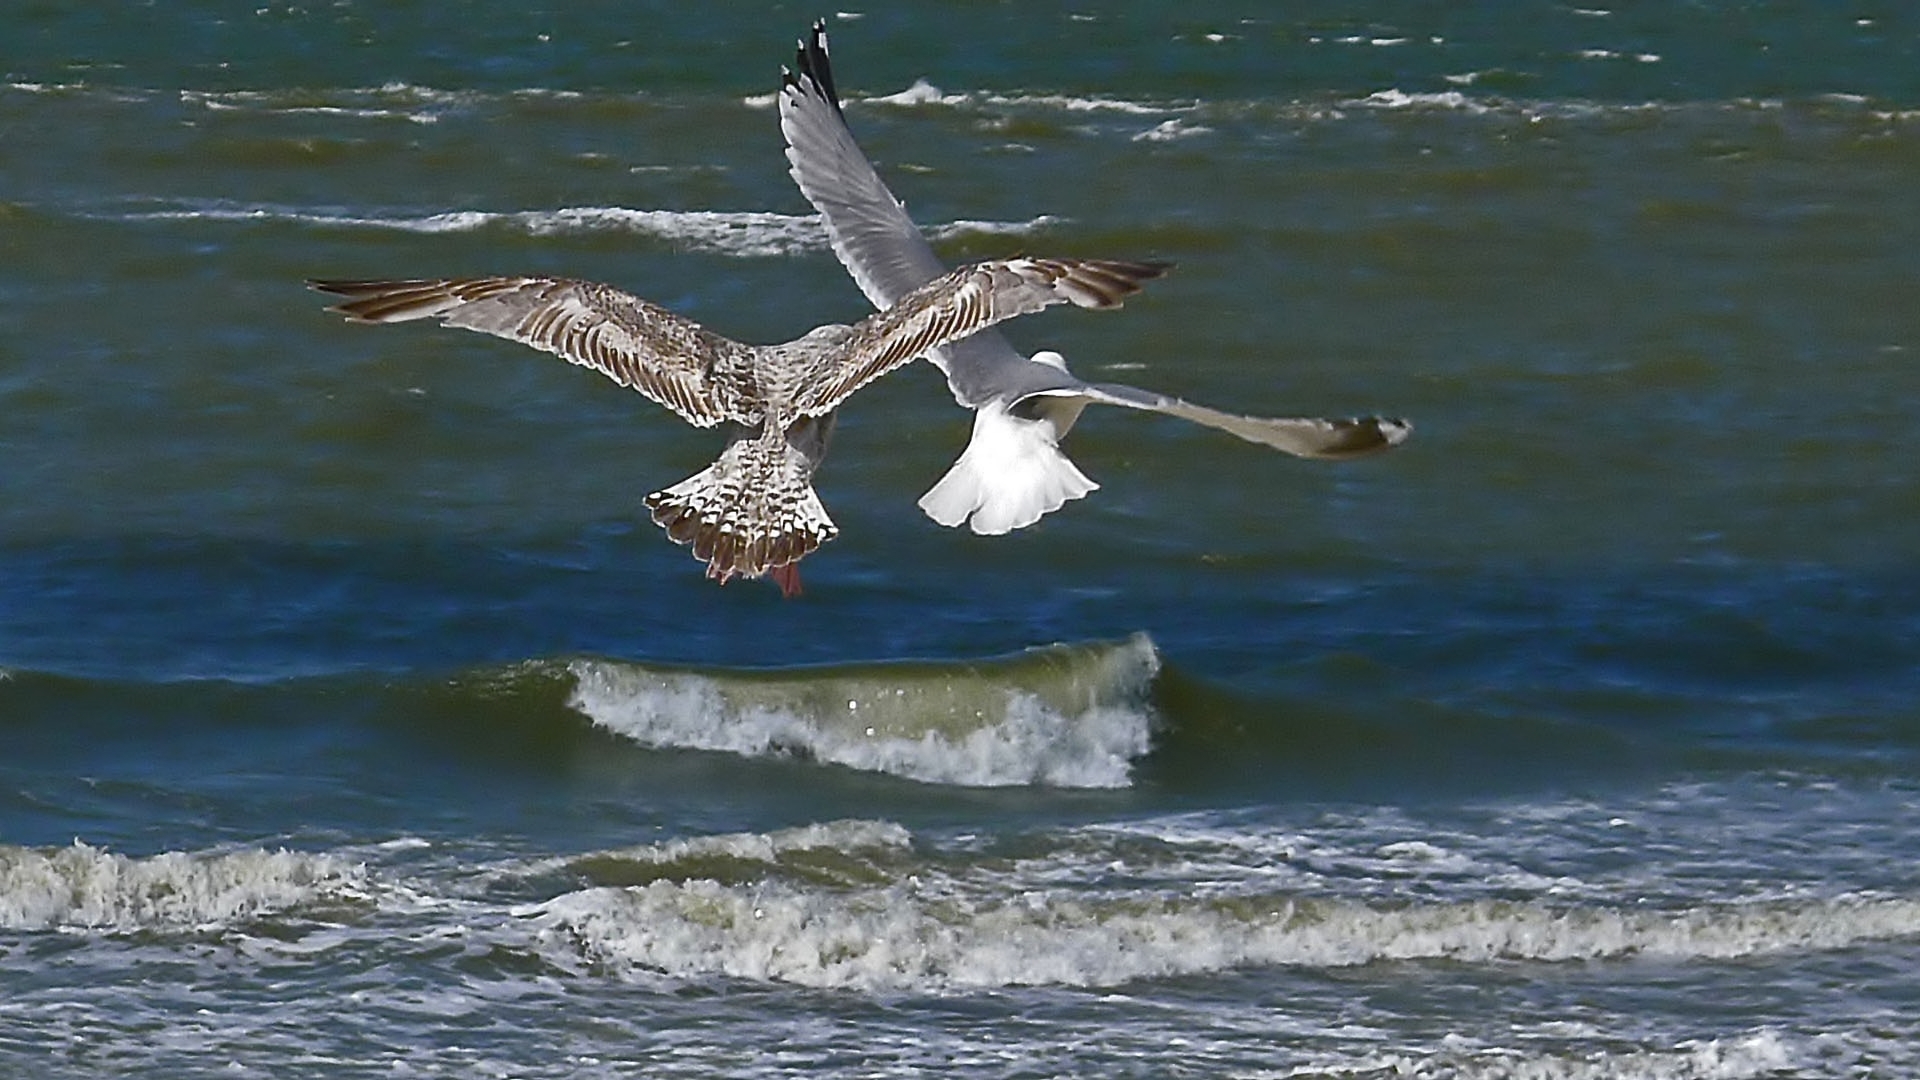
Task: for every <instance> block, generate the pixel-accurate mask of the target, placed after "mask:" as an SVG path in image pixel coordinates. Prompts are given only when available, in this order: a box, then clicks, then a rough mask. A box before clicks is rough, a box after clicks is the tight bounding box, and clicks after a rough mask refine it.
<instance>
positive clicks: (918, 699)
mask: <svg viewBox="0 0 1920 1080" xmlns="http://www.w3.org/2000/svg"><path fill="white" fill-rule="evenodd" d="M571 670H572V673H573V675H574V677H575V679H576V680H577V685H576V687H575V689H574V692H573V696H572V698H571V699H570V702H569V703H570V704H571V705H572V706H573V707H574V708H575V709H577V710H578V711H579V712H581V713H583V714H584V715H586V716H587V717H588V718H590V719H591V720H592V721H593V722H594V723H595V724H597V725H599V726H601V727H603V728H606V729H607V730H609V731H613V732H616V733H618V734H621V735H624V736H626V737H628V738H630V739H633V740H634V741H636V742H639V743H642V744H644V745H647V746H652V747H660V748H674V749H688V750H719V751H726V752H729V753H736V754H743V755H747V756H751V757H766V756H786V757H799V758H804V759H808V760H815V761H823V762H830V763H833V764H837V765H843V766H846V767H848V768H853V769H861V770H867V771H872V772H882V773H890V774H893V775H896V776H903V777H907V778H910V779H914V780H922V781H927V782H931V783H944V784H961V785H968V786H976V787H997V786H1007V785H1015V784H1045V785H1050V786H1055V787H1078V788H1112V787H1124V786H1126V785H1127V783H1128V782H1129V773H1130V769H1131V764H1132V762H1133V760H1134V759H1135V758H1137V757H1140V756H1141V755H1143V754H1145V753H1146V752H1147V751H1148V749H1149V748H1150V742H1151V735H1152V731H1153V727H1154V713H1153V711H1152V708H1151V706H1150V705H1149V703H1148V694H1149V691H1150V690H1151V688H1152V684H1153V680H1154V677H1155V675H1156V674H1158V672H1159V670H1160V656H1159V652H1158V650H1156V649H1155V648H1154V645H1153V642H1152V641H1151V640H1149V639H1148V638H1147V637H1146V635H1144V634H1136V635H1135V636H1134V637H1132V638H1130V639H1128V640H1127V641H1124V642H1121V643H1118V644H1097V645H1055V646H1049V647H1046V648H1041V649H1033V650H1029V651H1027V652H1025V653H1021V654H1018V655H1015V656H1011V657H1005V658H1002V659H998V660H990V661H984V662H979V663H942V664H923V663H888V664H866V665H848V666H839V667H824V668H814V669H808V670H801V671H782V672H732V673H727V674H724V675H721V674H715V673H711V672H704V671H694V670H679V669H670V668H658V667H649V666H645V665H639V664H625V663H611V662H603V661H579V662H576V663H574V664H573V665H572V666H571Z"/></svg>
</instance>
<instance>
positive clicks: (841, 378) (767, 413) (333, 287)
mask: <svg viewBox="0 0 1920 1080" xmlns="http://www.w3.org/2000/svg"><path fill="white" fill-rule="evenodd" d="M1165 269H1166V264H1165V263H1145V262H1122V261H1114V260H1104V259H1048V258H1016V259H999V260H988V261H985V262H978V263H974V264H971V265H969V266H964V267H962V268H960V269H959V270H956V271H954V272H953V273H951V274H943V275H940V276H939V277H937V278H935V279H934V280H931V281H928V282H926V283H925V284H924V285H923V286H922V287H920V288H918V289H914V290H912V291H910V292H907V293H905V294H903V295H901V296H899V297H898V298H897V300H896V302H895V303H893V304H891V305H889V306H888V307H886V308H885V309H884V310H882V311H881V312H879V313H878V314H875V315H870V316H868V317H867V318H866V319H863V320H861V321H860V322H859V323H856V324H854V325H852V326H846V325H841V324H838V323H828V324H826V325H823V326H819V327H816V328H814V329H813V330H811V331H809V332H807V333H806V334H805V335H803V336H801V337H798V338H795V339H794V340H792V341H789V342H786V343H784V344H779V345H747V344H743V343H741V342H738V341H734V340H732V339H730V338H726V337H722V336H721V335H719V334H716V333H714V332H713V331H711V330H708V329H706V328H705V327H703V326H701V325H700V324H698V323H696V322H694V321H693V320H691V319H688V318H685V317H684V316H680V315H676V314H674V313H673V312H671V311H668V310H667V309H665V308H663V307H660V306H659V305H657V304H653V303H650V302H648V301H646V300H642V299H640V298H639V297H637V296H631V295H629V294H627V293H624V292H622V291H620V290H619V289H615V288H613V287H611V286H607V285H601V284H596V283H594V282H589V281H576V280H571V279H568V278H554V277H466V278H438V279H415V280H396V281H343V280H313V281H309V282H308V284H309V285H310V286H312V287H313V288H316V289H319V290H321V291H322V292H328V293H333V294H335V295H338V296H344V297H346V298H347V300H346V302H344V303H341V304H337V305H335V306H334V307H333V308H331V309H330V310H333V311H337V312H340V313H341V314H343V315H346V316H347V317H348V318H349V319H350V320H352V321H355V322H363V323H390V322H406V321H409V320H413V319H438V320H439V321H440V322H441V323H443V324H445V325H447V326H454V327H459V328H461V329H464V330H477V331H480V332H481V333H486V334H493V335H495V336H497V337H503V338H509V339H511V340H514V341H518V342H520V343H522V344H524V345H531V346H532V347H534V348H536V349H540V350H542V351H545V352H549V353H553V354H554V355H556V356H559V357H560V358H561V359H563V360H567V361H570V362H572V363H575V364H579V365H581V366H583V367H588V368H592V369H593V370H595V371H598V372H600V373H601V374H603V375H606V376H607V377H608V378H611V379H612V380H613V381H615V382H617V383H619V384H621V385H623V386H626V387H628V388H630V389H633V390H637V391H639V392H640V394H642V395H643V396H645V397H647V398H650V399H651V400H653V401H655V402H657V403H658V404H660V405H664V406H666V408H667V409H668V410H670V411H671V412H673V413H674V414H675V415H676V416H678V417H680V418H681V419H682V420H685V421H686V422H687V423H689V424H693V425H694V426H696V427H715V426H719V425H726V426H727V428H728V442H727V446H726V449H725V450H724V451H722V452H721V454H720V456H719V458H718V459H717V460H715V461H714V463H713V464H712V465H710V466H708V467H707V468H706V469H705V470H703V471H701V472H699V473H696V474H695V475H693V476H691V477H688V478H687V479H686V480H683V481H681V482H680V483H678V484H675V485H674V486H672V487H670V488H667V489H665V490H663V491H656V492H654V493H653V494H651V495H649V496H647V500H646V502H647V507H648V509H649V510H651V511H652V516H653V520H654V522H655V523H656V524H658V525H660V527H662V528H664V529H665V530H666V531H667V535H668V536H669V537H671V538H672V539H673V540H674V542H675V543H679V544H688V545H691V546H692V548H693V554H694V557H695V558H697V559H699V560H701V561H702V562H705V563H706V564H707V576H708V577H710V578H713V579H714V580H716V581H719V582H721V583H722V584H725V583H726V581H727V579H729V578H731V577H733V576H735V575H739V576H741V577H746V578H757V577H760V576H762V575H767V574H771V575H772V576H773V579H774V581H775V582H777V583H778V584H779V585H780V589H781V591H782V592H783V593H786V594H787V595H789V596H791V595H793V594H794V593H795V592H798V591H799V588H800V574H799V567H798V564H799V561H800V559H802V558H804V557H805V556H806V555H807V554H808V553H810V552H812V551H813V550H815V549H816V548H818V547H819V546H820V545H821V544H824V543H826V542H827V541H828V540H831V539H833V538H834V536H835V535H837V534H838V532H839V529H838V528H837V527H836V526H835V525H834V523H833V520H832V519H831V518H829V517H828V516H827V511H826V508H825V507H824V506H822V505H821V503H820V497H819V495H818V494H816V493H815V491H814V489H813V484H812V476H813V470H814V467H815V466H816V465H817V464H818V463H819V458H820V455H821V454H823V453H824V452H825V438H826V429H827V428H828V427H829V426H830V424H831V418H832V414H833V410H834V409H836V408H838V407H839V406H840V404H841V403H842V402H844V401H845V400H846V399H847V397H848V396H849V395H851V394H852V393H853V392H854V391H856V390H858V389H860V388H861V387H863V386H865V385H867V384H868V383H870V382H872V381H873V380H875V379H877V378H879V377H881V376H882V375H885V374H886V373H887V372H889V371H892V370H894V369H895V368H898V367H900V366H901V365H902V364H905V363H907V362H908V361H910V360H912V359H913V358H914V357H916V356H919V355H921V354H922V353H924V352H926V351H927V350H928V349H931V348H936V347H938V346H940V345H944V344H948V343H950V342H953V341H957V340H959V339H961V338H964V337H966V336H967V335H968V334H971V333H974V332H975V331H977V330H980V329H982V328H984V327H987V326H991V325H993V324H995V323H998V322H1001V321H1003V320H1006V319H1011V318H1014V317H1016V316H1020V315H1027V314H1031V313H1033V312H1037V311H1040V310H1041V309H1043V308H1046V307H1049V306H1051V305H1054V304H1062V303H1071V304H1075V305H1077V306H1079V307H1084V308H1096V309H1097V308H1113V307H1119V306H1120V304H1121V303H1122V302H1123V301H1124V300H1125V298H1126V297H1128V296H1130V295H1132V294H1133V293H1136V292H1138V291H1139V290H1140V286H1141V284H1142V283H1143V282H1145V281H1148V280H1150V279H1152V278H1155V277H1158V276H1160V274H1162V273H1163V272H1164V271H1165Z"/></svg>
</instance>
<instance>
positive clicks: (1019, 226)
mask: <svg viewBox="0 0 1920 1080" xmlns="http://www.w3.org/2000/svg"><path fill="white" fill-rule="evenodd" d="M77 216H79V217H83V218H88V219H92V220H96V221H114V222H134V223H139V222H208V223H216V224H242V225H296V226H306V227H310V228H318V229H337V230H350V231H363V230H373V231H389V232H404V233H419V234H428V235H430V234H440V233H473V232H483V231H490V230H491V231H497V232H506V233H514V234H519V235H525V236H579V235H602V234H608V233H620V234H628V235H633V236H640V237H645V238H649V239H652V240H654V241H656V242H658V243H660V244H662V245H665V246H668V247H670V248H672V249H673V250H676V251H690V252H701V253H706V254H714V255H728V256H732V257H735V258H750V259H752V258H778V257H785V256H791V255H803V254H818V253H822V252H825V251H827V250H828V247H827V240H826V231H825V230H824V229H823V228H822V226H821V224H820V218H819V215H817V214H778V213H771V212H763V211H749V210H636V209H629V208H627V207H620V206H569V207H562V208H560V209H557V210H512V211H491V210H450V211H438V212H432V213H409V212H406V211H401V210H396V211H374V212H368V211H357V212H356V211H350V210H347V209H344V208H334V207H300V206H283V205H275V204H267V203H231V202H202V201H190V202H183V203H178V204H173V205H161V206H159V207H155V208H139V209H117V210H87V211H82V212H80V213H79V214H78V215H77ZM1061 220H1062V219H1060V218H1058V217H1054V216H1052V215H1048V214H1041V215H1039V216H1037V217H1035V218H1032V219H1030V220H1027V221H975V220H961V221H952V222H947V223H945V224H940V225H935V226H931V227H930V228H929V229H928V232H929V234H930V235H931V236H932V237H933V238H934V239H935V240H936V241H946V240H953V239H964V238H967V237H973V236H1027V235H1034V234H1037V233H1040V232H1043V231H1045V230H1046V229H1049V228H1051V227H1053V226H1056V225H1058V224H1059V223H1060V222H1061Z"/></svg>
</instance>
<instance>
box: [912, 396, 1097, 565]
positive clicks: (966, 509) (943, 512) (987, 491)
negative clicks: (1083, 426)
mask: <svg viewBox="0 0 1920 1080" xmlns="http://www.w3.org/2000/svg"><path fill="white" fill-rule="evenodd" d="M1071 413H1072V415H1075V416H1077V415H1078V413H1079V410H1078V409H1077V408H1075V409H1073V410H1071ZM1071 423H1072V420H1071V419H1068V420H1067V424H1069V425H1070V424H1071ZM1060 434H1061V430H1060V429H1058V428H1056V427H1055V425H1054V422H1053V421H1051V420H1048V419H1046V418H1044V417H1042V418H1040V419H1035V420H1027V419H1022V418H1021V417H1018V416H1015V415H1013V414H1011V413H1009V412H1008V411H1007V407H1006V405H1005V404H1003V403H1001V402H998V401H995V402H991V403H989V404H987V405H983V406H981V407H980V409H979V410H978V411H976V412H975V413H974V417H973V439H972V440H971V441H970V442H968V443H967V448H966V450H964V451H962V452H961V454H960V460H958V461H956V462H954V463H953V468H951V469H948V470H947V475H945V476H943V477H941V478H940V482H939V483H937V484H935V485H933V487H932V488H931V489H930V490H928V492H927V493H926V494H925V495H922V496H921V497H920V509H922V510H924V511H926V514H927V516H928V517H930V518H932V519H933V520H935V521H937V522H939V523H940V524H942V525H945V526H947V527H948V528H954V527H957V526H958V525H959V524H960V523H961V522H963V521H968V519H969V518H971V519H972V520H971V521H970V523H969V527H970V528H972V529H973V531H974V532H976V533H979V534H980V535H982V536H998V535H1000V534H1002V533H1006V532H1011V531H1012V530H1014V529H1024V528H1026V527H1027V526H1028V525H1031V524H1033V523H1034V522H1036V521H1039V520H1040V519H1041V518H1042V517H1044V516H1046V515H1047V514H1050V513H1052V512H1053V511H1055V510H1058V509H1060V507H1062V506H1064V505H1066V504H1067V502H1068V501H1070V500H1072V499H1078V498H1081V497H1083V496H1085V495H1086V494H1087V493H1089V492H1092V491H1095V490H1098V489H1099V487H1100V485H1099V484H1096V483H1094V482H1093V481H1092V480H1089V479H1087V477H1086V474H1085V473H1082V472H1081V471H1080V470H1079V468H1078V467H1076V466H1075V465H1074V463H1073V462H1071V461H1069V460H1067V456H1066V455H1065V454H1063V453H1061V452H1060V447H1059V439H1060Z"/></svg>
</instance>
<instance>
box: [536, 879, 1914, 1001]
mask: <svg viewBox="0 0 1920 1080" xmlns="http://www.w3.org/2000/svg"><path fill="white" fill-rule="evenodd" d="M539 917H540V919H541V922H542V926H543V929H544V931H545V932H546V933H547V935H548V936H549V940H550V941H557V942H561V943H564V944H566V945H568V946H570V947H572V948H575V949H577V950H579V951H580V952H581V953H582V954H583V955H584V956H585V957H586V958H587V959H588V960H590V961H592V962H594V963H597V964H600V965H604V966H606V967H608V968H610V969H612V970H614V971H636V972H654V973H660V974H665V975H668V976H672V977H677V978H699V977H711V976H723V977H730V978H741V979H750V980H757V981H768V982H785V983H794V984H799V985H804V986H812V987H822V988H847V989H859V990H914V991H927V990H943V989H965V988H983V987H1004V986H1030V985H1063V986H1075V987H1101V986H1115V985H1119V984H1122V983H1127V982H1133V981H1136V980H1142V979H1156V978H1167V977H1176V976H1185V975H1195V974H1204V973H1213V972H1221V971H1227V970H1231V969H1234V968H1240V967H1263V966H1298V967H1309V968H1342V967H1353V966H1358V965H1363V964H1370V963H1376V962H1381V961H1409V960H1413V961H1427V960H1446V961H1454V962H1461V963H1491V962H1499V961H1533V962H1556V963H1557V962H1567V961H1586V960H1615V959H1623V958H1628V957H1651V958H1657V959H1665V960H1676V961H1688V960H1708V961H1721V960H1737V959H1741V958H1746V957H1752V956H1762V955H1767V954H1773V953H1780V952H1788V951H1799V950H1825V949H1839V948H1846V947H1850V946H1854V945H1858V944H1860V943H1863V942H1868V941H1876V940H1887V939H1897V938H1906V937H1912V936H1914V935H1916V934H1920V902H1916V901H1913V900H1908V899H1888V898H1871V897H1842V898H1837V899H1830V900H1823V901H1808V902H1797V903H1764V904H1761V903H1755V904H1729V905H1725V906H1717V907H1701V908H1694V909H1688V910H1682V911H1676V912H1654V911H1644V910H1638V909H1634V908H1621V907H1590V908H1567V909H1558V908H1554V907H1551V906H1548V905H1545V904H1541V903H1535V902H1505V901H1493V900H1477V901H1466V902H1458V903H1416V904H1407V905H1404V906H1376V905H1371V904H1362V903H1357V902H1354V901H1350V900H1336V899H1322V898H1314V899H1300V898H1294V897H1289V896H1284V895H1251V896H1238V897H1230V898H1213V899H1208V898H1195V897H1176V896H1168V897H1142V896H1138V895H1131V896H1118V897H1112V898H1089V897H1083V896H1073V895H1067V894H1063V893H1060V892H1050V891H1028V892H1026V893H1024V894H1022V895H1017V896H1000V897H996V898H993V899H991V900H974V899H971V898H969V897H966V896H964V895H956V894H955V893H954V891H953V890H951V889H948V888H944V887H942V883H941V882H939V881H938V880H928V881H926V882H922V881H920V880H919V879H917V878H910V879H908V880H907V881H906V882H905V883H902V884H895V885H891V886H888V887H884V888H869V889H859V890H828V889H821V888H814V887H806V886H802V885H796V884H793V883H790V882H786V881H773V880H763V881H755V882H751V883H727V882H722V881H717V880H713V879H710V878H694V879H688V880H654V881H650V882H647V883H646V884H643V885H633V886H625V887H612V886H602V887H596V888H590V889H584V890H580V891H576V892H572V893H568V894H566V895H563V896H560V897H558V898H556V899H554V900H552V901H550V902H548V903H547V904H545V905H543V906H542V908H541V909H540V912H539Z"/></svg>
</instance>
